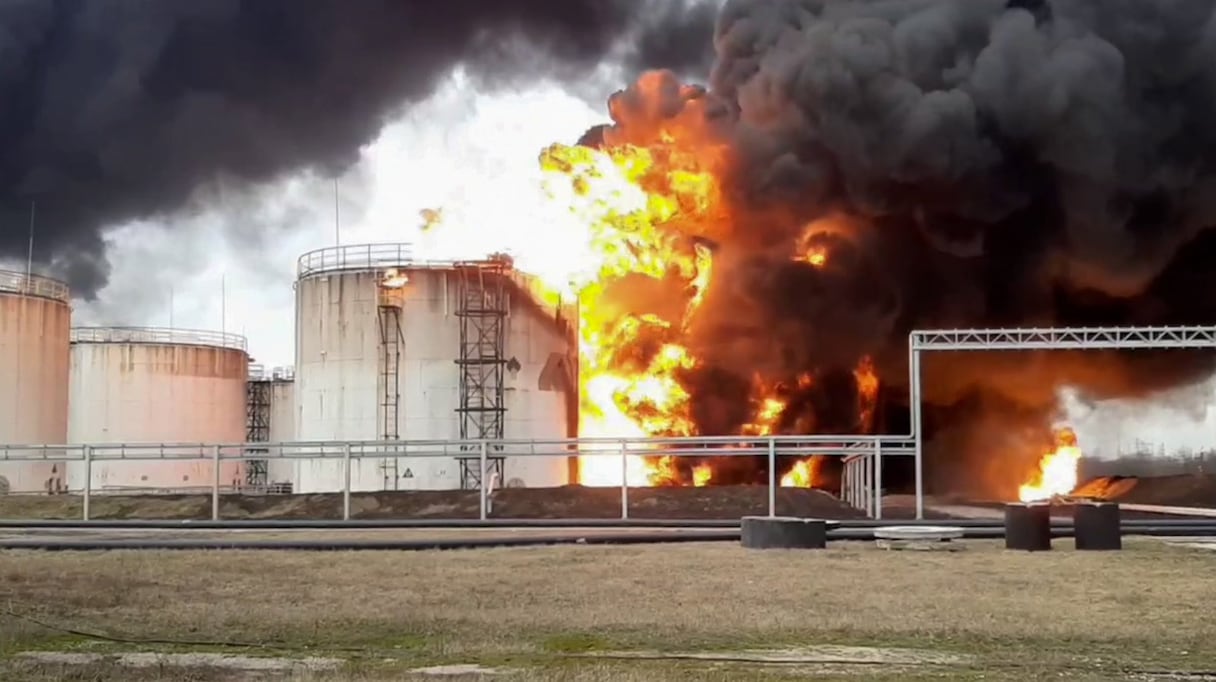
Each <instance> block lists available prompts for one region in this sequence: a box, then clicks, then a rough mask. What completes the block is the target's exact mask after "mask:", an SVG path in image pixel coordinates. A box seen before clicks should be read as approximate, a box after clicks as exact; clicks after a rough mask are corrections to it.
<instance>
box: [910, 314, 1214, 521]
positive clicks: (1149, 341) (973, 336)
mask: <svg viewBox="0 0 1216 682" xmlns="http://www.w3.org/2000/svg"><path fill="white" fill-rule="evenodd" d="M1203 348H1216V326H1210V327H1122V328H1120V327H1074V328H1069V327H1060V328H1056V329H1050V328H1042V329H937V330H920V331H913V332H912V333H911V334H909V335H908V372H909V377H910V385H911V388H910V395H909V403H910V408H911V412H912V438H913V441H914V447H915V450H916V451H915V455H914V456H915V462H916V463H915V468H916V518H918V519H923V518H924V516H925V510H924V466H923V464H924V460H923V442H922V441H923V437H924V430H923V429H922V425H921V416H922V415H921V371H920V356H921V353H925V352H959V351H972V352H974V351H1001V350H1005V351H1028V350H1137V349H1138V350H1159V349H1161V350H1164V349H1179V350H1188V349H1189V350H1198V349H1203Z"/></svg>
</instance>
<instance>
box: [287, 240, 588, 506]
mask: <svg viewBox="0 0 1216 682" xmlns="http://www.w3.org/2000/svg"><path fill="white" fill-rule="evenodd" d="M572 319H573V317H572V314H571V311H570V310H566V309H564V308H562V307H559V306H548V307H546V306H544V305H542V304H540V303H538V302H537V301H536V300H535V299H534V298H533V297H532V296H531V295H530V294H529V279H528V277H527V275H525V274H524V273H522V272H519V271H517V270H515V269H514V267H513V266H512V264H511V263H510V261H509V259H505V258H491V259H486V260H479V261H425V260H418V259H415V258H414V257H413V252H412V249H411V247H410V245H408V244H363V245H350V246H336V247H331V248H325V249H320V250H317V251H312V252H309V253H306V254H304V255H303V256H301V257H300V259H299V268H298V279H297V281H296V363H295V367H296V381H295V384H296V386H295V391H296V394H295V395H296V409H297V415H296V428H297V435H298V437H299V439H300V440H302V441H341V440H378V441H386V442H391V441H397V440H409V441H419V440H432V441H439V440H451V439H504V438H506V439H519V440H529V439H559V438H566V437H568V436H570V435H573V431H574V426H573V416H574V414H573V408H572V407H570V405H571V396H572V390H573V387H574V386H575V383H574V381H575V379H574V375H573V370H572V368H573V367H574V366H575V364H574V358H573V352H574V350H573V349H574V344H573V343H572V341H571V336H570V333H569V329H570V327H569V321H570V320H572ZM440 449H443V451H444V452H445V453H446V454H445V455H444V456H440V457H419V456H409V454H410V453H409V452H408V451H406V450H403V449H401V448H399V447H394V446H391V445H390V446H386V447H385V452H384V455H385V456H384V457H368V458H361V459H357V460H356V461H355V462H354V463H353V464H352V467H351V489H352V490H356V491H374V490H416V489H431V490H437V489H455V488H462V487H463V488H472V487H476V485H477V481H478V480H479V477H480V473H481V471H480V462H479V457H480V452H479V451H478V450H477V449H475V448H470V449H467V450H460V449H459V448H458V447H453V446H451V445H447V446H441V445H436V446H434V447H432V448H431V450H432V451H438V450H440ZM511 455H512V453H511V452H506V451H504V452H491V453H489V459H490V462H489V467H488V471H487V474H488V476H490V477H493V478H494V479H495V480H496V485H497V486H508V485H509V486H521V485H522V486H527V487H547V486H555V485H563V484H565V483H567V482H568V480H569V475H568V471H569V468H568V462H567V461H566V460H565V458H562V457H542V458H537V457H520V456H511ZM293 466H294V468H295V477H294V481H293V485H294V489H295V490H296V491H297V492H333V491H337V490H341V489H342V485H343V469H342V463H341V462H340V461H317V460H312V461H303V460H300V461H297V462H296V463H295V464H294V465H293Z"/></svg>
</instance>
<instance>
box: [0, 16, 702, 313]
mask: <svg viewBox="0 0 1216 682" xmlns="http://www.w3.org/2000/svg"><path fill="white" fill-rule="evenodd" d="M711 22H712V14H709V13H707V12H706V11H705V10H704V9H703V8H702V6H700V5H694V4H689V5H687V7H686V6H685V5H682V4H681V3H668V2H664V1H663V0H563V1H562V2H554V1H553V0H510V1H502V2H483V1H480V0H443V1H432V0H353V1H347V0H205V1H202V0H200V1H198V2H193V1H190V0H6V1H5V2H3V3H0V99H2V100H3V102H4V109H3V111H2V112H0V149H2V150H3V151H0V220H2V221H3V222H2V223H0V255H20V256H22V257H24V255H25V247H26V232H27V220H28V218H27V215H28V209H29V205H30V202H31V201H36V203H37V215H38V219H37V226H38V227H37V231H38V235H39V237H38V240H37V251H36V254H35V255H36V259H37V260H38V261H39V262H40V263H53V264H54V267H55V269H56V270H57V271H58V272H59V273H60V274H62V275H64V276H66V277H67V278H68V279H69V280H70V283H71V284H72V285H73V286H74V288H75V290H76V293H77V294H78V295H82V296H85V297H86V298H88V297H91V296H92V294H93V293H94V292H95V291H96V290H97V289H98V288H99V287H101V286H102V285H103V284H104V283H105V281H106V278H107V276H108V265H107V263H106V259H105V253H104V246H103V242H102V232H101V230H102V229H103V228H105V227H106V226H108V225H111V224H113V223H116V222H120V221H125V220H130V219H136V218H145V217H154V216H158V215H162V214H166V213H171V212H173V211H175V210H178V209H180V208H182V207H183V206H186V205H188V203H189V202H190V200H191V197H192V195H193V194H194V193H195V191H196V190H197V189H198V188H199V187H200V186H201V185H205V184H207V183H209V182H211V181H214V180H216V179H219V178H226V179H227V181H229V182H238V183H241V182H243V183H260V182H263V181H267V180H271V179H274V178H276V177H278V176H280V175H282V174H284V173H288V172H292V171H297V170H300V169H315V170H318V171H320V172H326V173H332V172H338V171H340V170H341V169H343V168H345V167H347V166H348V165H349V164H351V163H352V162H353V161H354V160H355V159H356V158H357V155H358V152H359V148H360V146H361V145H363V144H365V143H367V142H369V141H370V140H371V139H372V138H373V137H374V136H375V134H376V133H377V132H378V131H379V129H380V128H381V126H382V125H383V124H384V123H385V121H386V119H388V118H389V117H391V116H393V115H394V114H395V113H396V112H398V111H399V109H400V108H401V107H403V106H405V105H407V104H408V103H409V102H412V101H417V100H419V99H421V98H423V97H425V96H427V95H428V94H429V93H430V92H431V91H432V89H433V88H434V87H435V86H436V85H437V83H439V82H440V81H441V80H442V79H443V78H444V77H446V76H447V75H448V74H449V73H450V72H451V70H452V69H453V68H454V67H456V66H457V65H464V66H465V67H467V68H468V69H469V71H470V73H471V75H472V76H474V77H475V78H478V79H479V80H480V81H481V82H482V83H483V84H486V85H487V86H493V87H511V86H514V85H517V84H519V83H522V82H527V81H535V80H536V79H537V78H540V77H551V78H563V79H571V78H578V77H581V76H584V75H586V74H588V73H590V72H591V71H592V70H593V69H594V67H596V66H597V65H598V64H599V63H600V62H601V61H602V60H604V59H605V58H606V57H609V56H613V58H617V59H620V60H623V62H624V68H625V69H627V70H638V69H641V68H651V67H672V68H676V69H679V70H682V71H684V70H688V69H692V68H694V66H695V65H696V64H697V63H698V60H700V59H702V58H703V56H704V54H705V49H704V45H705V42H704V41H703V40H701V39H696V40H694V41H692V42H690V39H689V38H688V36H693V35H698V36H706V38H705V40H708V36H709V35H710V33H711V29H712V23H711ZM626 38H628V39H629V40H630V41H632V46H630V45H626V46H625V47H624V48H622V46H621V42H622V41H623V40H624V39H626Z"/></svg>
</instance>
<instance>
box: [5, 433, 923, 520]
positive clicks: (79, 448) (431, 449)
mask: <svg viewBox="0 0 1216 682" xmlns="http://www.w3.org/2000/svg"><path fill="white" fill-rule="evenodd" d="M914 454H915V447H914V443H913V441H912V440H911V438H909V437H907V436H843V437H842V436H818V435H816V436H772V437H760V438H755V437H745V436H715V437H697V438H626V439H612V438H564V439H551V440H511V439H503V440H473V439H467V440H400V441H292V442H274V443H270V442H267V443H92V444H78V445H0V463H3V462H64V463H71V462H78V463H80V465H82V466H83V469H84V471H83V476H82V477H81V478H82V480H83V481H84V487H83V489H81V490H80V491H79V492H82V493H83V517H84V518H85V519H86V520H87V519H88V518H89V499H90V497H91V496H92V495H93V494H94V493H96V492H100V491H95V490H93V489H92V467H93V466H94V464H97V463H104V462H114V461H158V460H159V461H165V460H172V461H208V462H210V463H211V464H212V471H213V473H214V477H213V479H212V481H211V485H210V490H211V494H212V505H211V506H212V518H214V519H218V518H219V496H220V492H221V491H223V490H226V488H225V487H224V486H223V485H222V483H221V481H220V466H219V464H220V463H221V462H225V461H246V460H279V461H282V460H288V461H296V460H314V461H315V460H318V459H321V460H336V461H340V462H341V463H342V480H343V485H342V486H341V488H340V489H339V490H337V491H336V492H340V493H341V494H342V498H343V518H344V519H348V518H350V494H351V492H352V490H351V466H352V462H357V461H358V460H360V459H363V458H377V459H387V458H407V457H418V458H428V457H430V458H455V459H466V460H470V459H476V460H479V467H480V471H481V476H480V477H479V478H478V480H481V481H486V480H490V479H489V478H488V474H489V469H488V464H489V460H490V459H491V458H494V457H571V456H587V455H598V456H619V457H620V458H621V472H622V483H621V485H620V489H621V518H622V519H627V518H628V517H629V511H628V507H629V481H628V477H627V476H625V475H624V474H625V473H626V472H627V471H628V469H629V466H628V465H629V459H628V458H629V457H634V456H647V457H652V456H671V457H756V456H766V457H767V458H768V471H769V477H768V479H769V480H768V513H769V515H770V516H775V515H776V494H777V488H778V487H779V486H778V480H777V458H778V457H787V458H788V457H799V458H806V457H811V456H839V457H845V458H846V459H845V471H846V476H847V477H848V480H849V481H850V485H849V487H848V489H847V490H846V491H844V494H843V495H842V497H844V498H845V500H846V502H848V503H849V504H852V505H853V506H855V507H857V508H859V509H864V510H865V511H867V512H868V513H870V514H871V515H872V516H874V517H876V518H881V515H882V502H881V498H880V497H879V496H878V492H879V491H880V490H881V489H882V485H881V482H882V458H883V457H890V456H898V457H910V456H913V455H914ZM856 462H868V464H866V465H864V466H865V467H866V468H865V469H864V480H865V481H867V482H870V483H869V484H868V485H858V484H857V481H858V478H857V475H856V474H851V473H848V472H851V471H853V470H854V469H855V468H856V467H857V466H859V465H858V464H856ZM488 495H489V493H488V491H487V489H486V488H485V487H482V488H481V489H480V498H481V502H480V509H481V513H480V518H482V519H485V518H486V516H487V513H488V508H489V499H488Z"/></svg>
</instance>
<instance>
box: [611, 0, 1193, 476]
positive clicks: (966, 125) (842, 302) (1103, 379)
mask: <svg viewBox="0 0 1216 682" xmlns="http://www.w3.org/2000/svg"><path fill="white" fill-rule="evenodd" d="M714 41H715V48H716V51H717V61H716V63H715V66H714V68H713V72H712V77H711V80H710V88H709V92H708V94H707V95H706V97H707V98H710V99H712V100H713V102H714V104H713V105H704V104H700V105H698V106H700V107H701V108H702V109H703V110H704V111H706V112H716V113H715V116H717V117H718V120H717V121H716V122H715V125H717V126H719V127H724V128H725V129H726V130H725V132H724V133H723V136H724V137H725V138H726V139H728V140H729V141H730V144H731V148H732V150H733V153H734V154H735V156H736V157H737V158H736V161H737V166H736V173H735V177H734V181H733V183H732V186H733V188H734V192H735V194H734V199H733V200H734V203H735V204H736V213H737V215H736V216H735V219H734V225H733V229H732V232H731V234H730V235H728V236H727V238H725V239H723V240H722V243H721V244H720V252H719V257H718V259H717V261H716V263H715V285H714V287H712V288H711V290H710V296H709V298H708V299H707V301H706V304H705V309H704V311H705V312H704V313H703V315H704V318H703V319H702V320H701V321H700V325H701V328H700V329H699V330H698V334H697V339H696V343H698V344H699V345H700V348H698V349H697V350H698V352H699V353H700V355H701V357H704V358H706V360H707V361H708V364H709V365H711V366H712V368H713V372H714V373H715V378H714V379H713V383H715V384H716V385H730V384H731V382H730V381H728V380H727V379H726V378H724V374H725V375H731V376H736V377H738V376H743V377H746V376H747V374H748V373H749V372H751V371H753V370H757V371H767V372H770V373H771V374H773V375H775V376H782V375H784V376H793V375H796V374H797V373H799V372H804V371H808V370H814V369H818V370H821V371H822V370H824V369H825V368H826V369H827V370H828V371H839V370H841V369H843V368H846V367H849V366H852V365H853V364H854V363H856V361H857V360H858V359H859V358H860V357H861V356H862V355H863V354H871V355H873V356H874V357H875V358H876V361H877V362H878V366H879V371H880V373H881V375H882V376H883V378H884V379H885V380H886V381H887V382H888V383H896V384H903V383H905V377H906V371H907V361H906V355H907V334H908V332H909V330H911V329H914V328H941V327H945V328H958V327H984V326H1028V325H1034V324H1037V325H1126V324H1211V323H1212V322H1213V321H1216V295H1213V294H1212V292H1213V291H1216V269H1213V268H1212V267H1211V263H1212V262H1213V258H1214V257H1216V236H1214V233H1213V232H1212V231H1210V230H1209V228H1210V227H1211V226H1213V225H1214V224H1216V161H1214V160H1216V126H1213V125H1212V121H1216V4H1213V3H1212V2H1210V0H872V1H869V0H867V1H864V2H863V1H861V0H836V1H830V0H728V2H727V3H726V4H725V6H724V8H723V9H722V12H721V14H720V16H719V20H718V24H717V28H716V31H715V39H714ZM651 90H652V91H653V90H654V89H653V88H651ZM665 92H671V93H674V92H675V91H674V90H671V89H668V90H667V91H665ZM669 102H671V103H673V104H676V105H678V104H679V103H678V102H676V100H675V99H669ZM662 109H663V107H661V106H660V107H657V110H662ZM722 110H727V111H729V115H727V116H725V117H723V116H721V115H720V112H721V111H722ZM673 112H674V113H673ZM683 112H684V108H683V107H681V106H675V107H674V108H672V110H671V112H668V114H669V115H677V116H680V115H684V113H683ZM724 120H725V121H729V124H726V125H724V124H723V121H724ZM642 128H645V126H642ZM614 131H615V132H616V134H621V133H622V131H623V132H624V133H628V131H629V125H628V123H627V122H622V121H621V120H619V118H618V120H617V123H616V125H615V126H614V127H611V128H607V129H604V130H599V131H593V133H589V135H588V138H587V139H588V141H595V140H596V139H599V138H603V137H604V136H606V135H610V134H612V133H613V132H614ZM640 134H642V135H645V134H646V133H645V132H642V133H640ZM832 215H845V216H849V219H850V220H851V221H853V222H856V223H857V224H858V225H857V226H853V227H851V228H850V229H847V230H844V231H843V233H844V234H845V235H846V237H845V239H844V242H843V243H840V244H837V245H834V246H832V247H831V248H830V249H829V250H830V252H831V254H832V255H831V257H830V258H829V262H828V264H827V266H826V267H821V268H817V267H813V266H811V265H809V264H806V263H797V262H793V261H791V258H790V255H791V251H792V249H793V245H794V244H795V243H796V242H797V241H798V240H799V239H800V238H802V237H803V236H804V235H803V233H804V230H805V229H806V226H807V224H808V223H809V222H810V221H812V220H815V219H821V218H824V217H825V216H832ZM931 365H932V366H931V367H927V372H928V374H927V379H926V389H927V390H928V391H930V395H929V398H930V399H931V400H932V402H933V403H934V404H933V405H931V406H930V408H929V411H928V412H927V419H928V420H929V422H930V424H931V425H933V426H935V427H936V428H937V430H938V431H939V432H940V433H942V434H943V436H942V438H941V439H940V441H939V445H940V446H941V448H942V449H943V450H949V451H950V452H951V453H952V455H951V456H954V455H957V456H970V455H973V454H975V455H977V456H978V457H985V456H990V455H992V454H993V453H995V452H996V451H998V450H1001V451H1003V450H1004V449H1011V450H1017V449H1019V448H1021V450H1022V451H1023V452H1024V453H1025V454H1027V455H1028V456H1030V457H1032V458H1035V457H1037V456H1038V454H1040V452H1039V451H1038V450H1037V449H1035V448H1025V447H1022V446H1020V445H1019V446H1017V447H1015V446H1014V445H1011V443H1013V442H1014V441H1016V442H1017V443H1025V442H1026V441H1025V438H1023V437H1022V436H1021V435H1017V436H1016V437H1013V436H1011V438H1012V440H1009V441H1008V442H1006V443H1004V444H1002V445H998V444H995V441H993V440H992V439H991V438H989V439H987V440H985V438H984V437H983V433H984V432H985V429H992V428H995V427H994V424H996V423H998V422H1000V420H1001V418H1002V417H1001V415H1007V417H1006V418H1007V420H1008V424H1009V432H1010V434H1021V433H1022V429H1023V427H1025V426H1026V425H1027V424H1029V423H1032V422H1033V423H1038V424H1040V425H1041V426H1042V427H1044V428H1045V427H1046V426H1047V425H1048V421H1049V419H1050V417H1051V416H1053V414H1052V412H1053V410H1054V409H1055V406H1056V404H1057V402H1056V389H1057V387H1058V386H1060V385H1061V384H1064V383H1070V384H1075V385H1077V386H1079V387H1081V388H1082V389H1083V390H1084V391H1085V392H1086V393H1087V394H1089V395H1090V396H1091V397H1092V396H1124V395H1137V394H1144V393H1147V392H1149V391H1153V390H1157V389H1161V388H1164V387H1167V386H1172V385H1177V384H1179V383H1186V382H1193V381H1196V380H1198V379H1199V378H1201V377H1202V375H1203V374H1204V373H1205V372H1207V371H1210V369H1211V368H1212V361H1211V358H1210V356H1208V355H1205V354H1195V353H1177V352H1174V353H1144V352H1141V353H1138V354H1135V355H1134V356H1133V355H1128V354H1116V353H1104V354H1083V353H1082V354H1042V355H1039V356H1033V355H1027V354H1016V355H1010V356H981V355H975V354H972V355H970V356H967V357H961V356H950V357H941V358H935V359H934V360H933V362H932V363H931ZM738 385H743V384H742V383H740V382H736V386H738ZM820 390H822V389H820ZM841 399H842V400H844V401H846V402H847V401H848V400H849V396H845V395H841ZM710 402H712V401H710ZM703 412H704V413H705V414H710V413H712V414H714V415H728V416H729V418H730V419H734V420H737V419H738V418H739V415H738V414H731V413H730V412H729V411H728V410H724V409H722V408H720V407H715V408H713V409H710V408H709V407H706V408H705V409H704V410H703ZM1027 415H1031V417H1028V416H1027ZM704 426H706V429H707V430H709V431H717V430H728V431H729V430H730V429H732V428H736V427H737V424H731V423H718V424H705V425H704Z"/></svg>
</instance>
